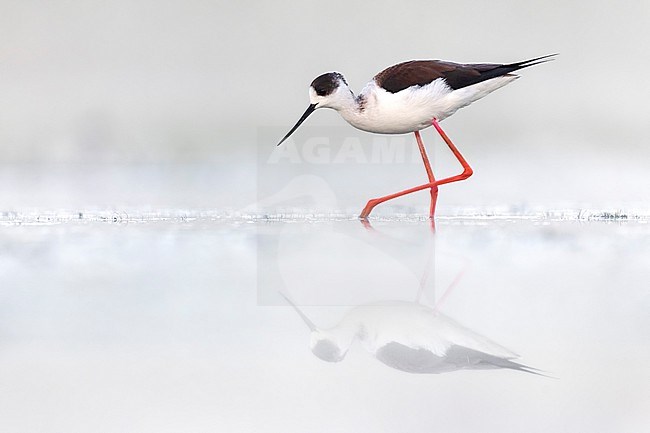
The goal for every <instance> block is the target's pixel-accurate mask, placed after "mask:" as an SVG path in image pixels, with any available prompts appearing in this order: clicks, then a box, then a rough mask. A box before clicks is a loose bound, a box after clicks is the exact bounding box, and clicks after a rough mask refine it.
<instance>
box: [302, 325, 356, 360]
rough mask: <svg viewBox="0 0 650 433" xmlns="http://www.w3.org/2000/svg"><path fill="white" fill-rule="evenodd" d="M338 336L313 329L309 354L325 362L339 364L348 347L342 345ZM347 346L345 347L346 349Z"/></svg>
mask: <svg viewBox="0 0 650 433" xmlns="http://www.w3.org/2000/svg"><path fill="white" fill-rule="evenodd" d="M339 340H340V338H338V336H336V335H334V334H332V333H330V332H328V331H325V330H320V329H314V330H312V332H311V335H310V344H309V346H310V348H311V352H312V353H313V354H314V355H316V356H317V357H318V358H320V359H322V360H323V361H327V362H339V361H342V360H343V358H345V355H346V354H347V353H348V348H349V344H348V345H342V344H341V343H340V342H339ZM346 346H347V347H346Z"/></svg>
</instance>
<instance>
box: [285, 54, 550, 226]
mask: <svg viewBox="0 0 650 433" xmlns="http://www.w3.org/2000/svg"><path fill="white" fill-rule="evenodd" d="M555 55H556V54H551V55H548V56H542V57H537V58H535V59H530V60H525V61H523V62H516V63H510V64H483V63H481V64H458V63H452V62H446V61H441V60H411V61H408V62H403V63H399V64H397V65H393V66H391V67H389V68H387V69H385V70H383V71H381V72H380V73H378V74H377V75H375V77H374V78H373V79H372V81H370V82H369V83H368V84H367V85H366V86H365V87H364V88H363V90H362V91H361V93H359V95H358V96H355V95H354V93H352V91H351V90H350V88H349V87H348V83H347V82H346V81H345V78H344V77H343V75H341V74H340V73H338V72H328V73H326V74H323V75H321V76H319V77H317V78H316V79H315V80H314V81H312V83H311V86H310V87H309V107H307V110H306V111H305V113H304V114H303V115H302V117H300V119H299V120H298V122H297V123H296V124H295V125H294V127H293V128H291V130H290V131H289V132H288V133H287V135H286V136H285V137H284V138H283V139H282V140H281V141H280V143H278V146H279V145H280V144H282V142H283V141H284V140H286V139H287V138H288V137H289V136H290V135H291V134H293V132H294V131H295V130H296V129H298V127H299V126H300V125H301V124H302V122H304V121H305V119H307V117H309V115H310V114H311V113H313V112H314V111H315V110H317V109H319V108H332V109H334V110H336V111H338V112H339V114H340V115H341V116H342V117H343V118H344V119H345V120H346V121H347V122H348V123H349V124H350V125H352V126H354V127H355V128H358V129H361V130H362V131H368V132H373V133H378V134H405V133H410V132H413V133H415V139H416V141H417V143H418V147H419V149H420V154H421V155H422V160H423V162H424V167H425V169H426V172H427V176H428V178H429V182H428V183H426V184H423V185H419V186H416V187H413V188H409V189H406V190H404V191H400V192H397V193H394V194H389V195H386V196H384V197H379V198H375V199H372V200H370V201H368V203H367V204H366V207H365V208H364V209H363V211H361V215H359V217H360V218H362V219H367V217H368V215H370V212H372V209H373V208H374V207H375V206H377V205H378V204H380V203H383V202H385V201H387V200H391V199H394V198H397V197H401V196H403V195H406V194H410V193H413V192H416V191H421V190H424V189H430V191H431V205H430V208H429V216H430V217H431V218H433V217H434V214H435V209H436V201H437V198H438V186H439V185H443V184H446V183H451V182H457V181H460V180H464V179H467V178H468V177H470V176H471V175H472V168H471V167H470V166H469V164H468V163H467V161H466V160H465V158H463V155H461V153H460V152H459V151H458V149H457V148H456V146H455V145H454V143H452V141H451V140H450V139H449V137H448V136H447V134H445V132H444V131H443V130H442V128H441V127H440V124H439V122H440V121H442V120H444V119H446V118H447V117H449V116H451V115H452V114H454V113H455V112H456V111H457V110H458V109H459V108H462V107H466V106H468V105H469V104H471V103H472V102H474V101H477V100H479V99H481V98H483V97H484V96H486V95H488V94H489V93H491V92H493V91H495V90H496V89H499V88H501V87H503V86H505V85H506V84H508V83H510V82H512V81H514V80H515V79H517V78H519V76H518V75H515V74H513V72H514V71H517V70H519V69H523V68H527V67H528V66H533V65H537V64H539V63H544V62H547V61H549V60H553V59H552V57H553V56H555ZM431 125H433V127H434V128H436V130H437V131H438V133H439V134H440V136H441V137H442V139H443V140H444V141H445V143H447V145H448V146H449V149H451V151H452V152H453V154H454V155H455V156H456V158H457V159H458V161H459V162H460V164H461V165H462V166H463V172H462V173H461V174H458V175H456V176H451V177H447V178H444V179H439V180H436V179H435V177H434V175H433V170H432V169H431V165H430V164H429V158H428V157H427V153H426V150H425V148H424V144H423V143H422V138H421V137H420V130H422V129H425V128H428V127H429V126H431Z"/></svg>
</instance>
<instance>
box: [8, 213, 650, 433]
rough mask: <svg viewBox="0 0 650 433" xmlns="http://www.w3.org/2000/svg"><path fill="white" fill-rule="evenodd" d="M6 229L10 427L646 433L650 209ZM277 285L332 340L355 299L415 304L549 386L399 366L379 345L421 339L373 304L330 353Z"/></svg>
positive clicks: (148, 219)
mask: <svg viewBox="0 0 650 433" xmlns="http://www.w3.org/2000/svg"><path fill="white" fill-rule="evenodd" d="M0 222H1V225H0V239H1V242H0V245H2V246H1V247H0V278H1V279H2V287H1V289H0V313H1V314H0V342H1V346H0V386H1V387H2V389H3V392H2V393H0V419H1V420H2V425H3V426H4V427H3V428H4V429H5V430H7V431H15V432H19V431H67V432H74V431H79V432H81V431H105V432H110V431H125V430H129V431H155V432H165V431H170V432H172V431H207V430H211V431H256V432H260V431H269V432H273V431H323V432H329V431H368V432H371V431H372V432H377V431H386V432H389V431H417V432H419V431H422V432H424V431H433V430H441V431H448V432H467V431H481V432H520V431H590V432H613V431H616V432H637V431H641V430H643V427H644V426H647V425H648V423H650V417H649V416H648V413H647V406H648V402H649V397H650V395H649V394H648V387H647V383H648V382H649V379H650V375H649V374H648V370H647V363H648V361H649V360H650V345H648V342H649V338H648V337H649V335H648V330H649V329H650V318H649V316H648V314H647V311H648V307H649V306H650V305H649V304H650V299H649V296H648V293H649V292H648V281H650V270H649V267H648V263H650V225H649V224H648V220H647V218H646V217H643V216H639V217H638V218H637V217H635V216H634V215H627V216H625V217H623V216H621V215H618V216H616V215H608V214H604V213H591V214H587V215H585V214H584V213H583V214H578V213H565V214H557V213H556V214H551V213H546V214H526V215H524V214H518V215H514V214H507V215H494V214H493V215H483V216H479V215H470V214H468V215H464V216H449V215H447V216H446V217H441V218H439V219H438V221H437V225H436V232H435V235H434V234H433V231H432V228H431V225H430V223H429V222H428V221H427V220H426V219H425V218H420V217H408V218H406V217H404V216H399V215H396V216H390V217H384V218H378V219H375V220H374V221H373V222H372V224H371V225H363V224H361V223H360V222H359V221H358V220H356V219H355V218H353V217H352V216H348V215H345V214H339V215H334V216H332V215H329V216H324V215H316V214H311V215H305V214H303V213H301V212H298V211H296V212H294V213H292V214H284V215H265V214H241V213H225V212H212V211H192V210H165V211H146V212H144V211H138V210H133V209H131V210H125V211H115V212H113V211H110V212H92V211H86V212H79V211H68V212H62V211H57V212H38V213H29V212H25V213H20V212H15V213H4V214H3V215H2V218H0ZM280 292H281V293H283V294H285V296H287V297H289V298H290V299H292V300H293V302H295V303H296V304H298V308H299V311H300V312H301V313H302V314H304V315H305V317H307V318H308V320H309V321H312V322H313V324H315V326H317V327H318V328H332V327H333V328H334V329H336V327H337V325H338V324H339V323H341V322H342V321H343V322H345V320H346V319H345V318H346V317H351V316H352V315H353V313H351V311H354V309H353V307H354V306H357V305H365V304H372V303H376V302H383V303H384V304H389V305H393V304H394V301H405V302H407V303H411V304H414V303H419V305H422V306H425V307H426V308H429V309H430V311H432V314H441V315H444V317H447V318H449V319H450V320H452V321H453V322H454V323H455V324H457V325H458V326H459V327H460V328H454V332H455V333H454V334H453V335H452V336H453V338H459V339H461V340H462V339H463V338H467V333H468V332H469V333H471V335H480V336H481V338H485V339H488V340H489V341H490V342H492V343H494V344H497V345H499V346H500V347H503V348H504V349H507V350H510V351H512V352H516V354H518V355H519V356H520V357H519V358H516V359H515V361H517V362H520V363H522V364H524V365H527V366H531V367H534V368H537V369H540V370H542V371H543V374H545V375H547V376H549V377H544V376H539V375H533V374H529V373H526V372H520V371H514V370H511V369H489V370H473V369H460V370H457V371H450V372H442V373H439V374H413V373H408V372H405V371H404V369H403V368H402V369H400V368H399V367H400V365H399V364H395V363H393V365H392V366H391V365H387V364H385V363H382V362H381V361H382V360H381V359H380V358H381V357H380V356H377V357H376V356H374V355H376V354H375V353H373V352H372V348H371V347H368V344H366V343H367V342H368V339H369V337H373V336H374V337H376V338H375V340H377V341H378V340H381V339H383V340H382V341H402V342H404V341H409V339H414V338H415V335H416V334H417V333H420V334H421V333H422V332H424V331H422V332H421V330H418V331H416V330H415V329H416V328H415V327H414V326H412V325H410V324H409V323H405V322H404V321H403V320H402V321H401V322H400V320H401V319H399V320H398V318H399V317H400V315H398V314H392V313H386V311H385V310H382V311H379V310H376V311H375V310H372V311H371V310H364V311H366V312H368V311H370V313H369V314H371V315H373V317H374V319H373V320H375V322H373V323H375V325H376V328H373V326H375V325H370V324H367V323H366V324H365V325H364V326H365V328H364V332H365V333H364V335H363V338H365V341H363V342H362V341H361V340H362V339H363V338H357V339H356V340H355V341H354V342H353V343H352V344H351V346H350V348H349V351H348V352H347V353H346V354H345V357H344V359H342V360H341V361H340V362H325V361H323V360H322V359H319V358H318V357H317V356H314V354H312V352H311V351H310V330H309V328H308V327H307V326H305V322H304V321H303V319H301V317H300V316H299V315H298V314H297V313H296V310H294V309H293V308H291V307H290V306H289V304H288V302H287V301H286V300H285V299H284V298H283V297H282V296H281V295H280V294H279V293H280ZM434 310H435V311H434ZM391 311H392V310H391ZM400 311H402V310H400ZM406 316H407V317H408V318H410V317H411V316H410V315H406ZM368 323H370V322H368ZM461 328H462V331H458V329H461ZM436 329H437V328H436ZM436 329H428V330H426V332H431V333H433V334H429V335H430V336H431V335H432V338H436V337H437V336H438V334H436V333H437V332H438V331H437V330H436ZM440 332H442V331H440ZM373 333H374V334H373ZM374 337H373V338H374ZM375 340H373V341H375Z"/></svg>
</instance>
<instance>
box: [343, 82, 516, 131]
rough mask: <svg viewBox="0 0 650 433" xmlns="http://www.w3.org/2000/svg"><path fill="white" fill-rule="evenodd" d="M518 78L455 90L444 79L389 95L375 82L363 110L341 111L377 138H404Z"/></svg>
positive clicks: (366, 93) (367, 89) (367, 92)
mask: <svg viewBox="0 0 650 433" xmlns="http://www.w3.org/2000/svg"><path fill="white" fill-rule="evenodd" d="M517 78H518V77H517V76H516V75H505V76H502V77H497V78H492V79H490V80H486V81H483V82H480V83H477V84H474V85H472V86H467V87H463V88H462V89H457V90H453V89H451V88H450V87H449V86H447V85H446V84H445V82H444V81H443V80H442V79H438V80H435V81H433V82H432V83H430V84H427V85H426V86H421V87H411V88H408V89H405V90H402V91H400V92H397V93H390V92H387V91H385V90H384V89H382V88H380V87H378V86H377V85H376V84H375V83H374V82H372V83H370V84H368V85H367V86H366V87H365V88H364V89H363V91H362V92H361V97H362V98H364V99H365V102H364V104H363V108H362V109H360V110H355V111H341V112H340V113H341V116H343V118H344V119H345V120H346V121H347V122H348V123H350V124H351V125H352V126H354V127H355V128H358V129H361V130H363V131H368V132H374V133H378V134H405V133H409V132H414V131H419V130H422V129H424V128H428V127H429V126H431V121H432V120H433V119H434V118H435V119H437V120H443V119H446V118H447V117H449V116H451V115H452V114H454V113H455V112H456V111H457V110H458V109H459V108H462V107H466V106H468V105H469V104H471V103H472V102H474V101H477V100H479V99H481V98H482V97H484V96H486V95H488V94H489V93H491V92H493V91H495V90H496V89H498V88H500V87H503V86H505V85H506V84H508V83H510V82H511V81H513V80H515V79H517Z"/></svg>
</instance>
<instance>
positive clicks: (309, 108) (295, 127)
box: [278, 104, 316, 146]
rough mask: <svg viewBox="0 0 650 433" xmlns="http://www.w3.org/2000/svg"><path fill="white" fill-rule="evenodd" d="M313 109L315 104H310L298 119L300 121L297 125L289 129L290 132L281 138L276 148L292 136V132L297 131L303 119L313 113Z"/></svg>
mask: <svg viewBox="0 0 650 433" xmlns="http://www.w3.org/2000/svg"><path fill="white" fill-rule="evenodd" d="M315 109H316V104H310V105H309V107H307V110H306V111H305V113H304V114H303V115H302V116H301V117H300V119H299V120H298V123H296V124H295V125H294V126H293V128H291V131H289V132H288V133H287V135H285V136H284V138H283V139H282V140H280V142H279V143H278V146H279V145H281V144H282V143H283V142H284V140H286V139H287V138H289V136H290V135H291V134H293V133H294V131H295V130H296V129H298V127H299V126H300V125H301V124H302V122H304V121H305V119H306V118H308V117H309V115H310V114H311V113H313V112H314V110H315Z"/></svg>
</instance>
